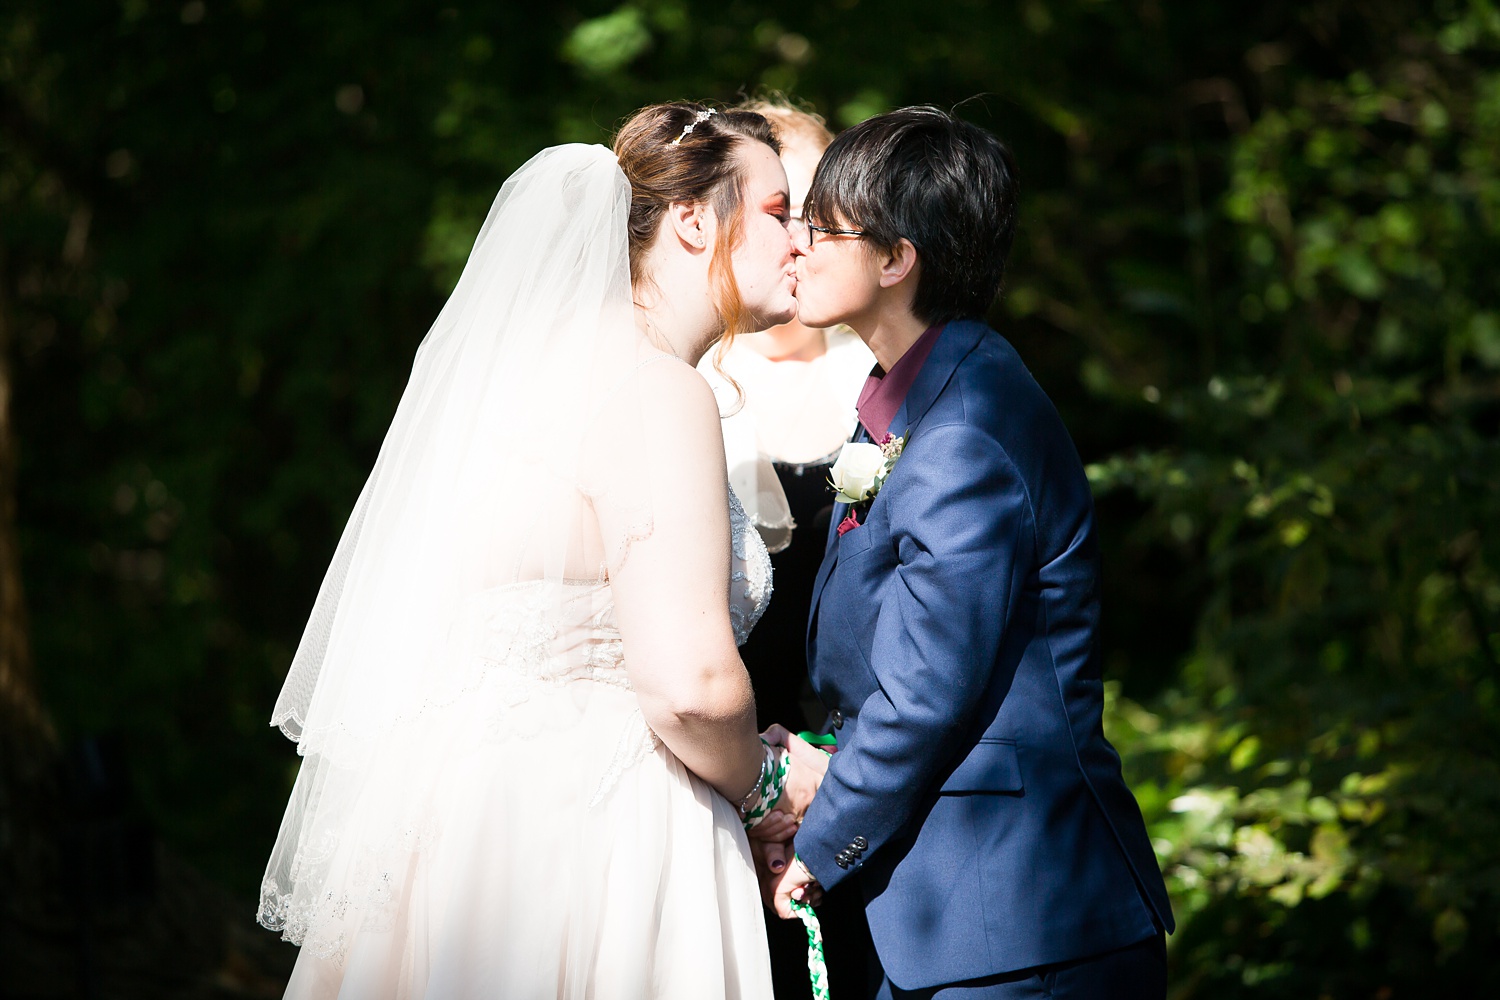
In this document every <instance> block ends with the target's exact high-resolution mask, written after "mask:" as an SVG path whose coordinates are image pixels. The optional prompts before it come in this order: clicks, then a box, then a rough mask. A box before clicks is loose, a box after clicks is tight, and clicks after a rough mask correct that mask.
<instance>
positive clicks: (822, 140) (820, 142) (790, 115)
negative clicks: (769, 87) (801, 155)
mask: <svg viewBox="0 0 1500 1000" xmlns="http://www.w3.org/2000/svg"><path fill="white" fill-rule="evenodd" d="M736 108H737V109H738V110H740V111H753V112H755V113H756V114H758V115H760V116H761V117H763V118H765V119H766V120H767V121H769V122H770V123H771V126H772V127H773V128H775V129H776V138H778V139H780V140H781V142H782V143H783V144H784V145H797V146H801V145H807V146H810V147H812V150H813V152H815V153H817V154H818V155H819V156H821V155H823V151H824V150H826V149H827V148H828V146H829V144H830V143H832V142H833V133H832V132H830V131H829V130H828V123H827V122H826V121H824V120H823V116H822V115H820V114H818V113H817V112H814V111H808V110H806V109H805V108H799V107H797V106H796V105H794V104H792V102H791V100H790V99H788V98H787V97H785V96H783V95H781V94H771V95H769V96H767V97H757V98H753V99H751V100H748V101H742V102H741V103H740V104H738V105H736Z"/></svg>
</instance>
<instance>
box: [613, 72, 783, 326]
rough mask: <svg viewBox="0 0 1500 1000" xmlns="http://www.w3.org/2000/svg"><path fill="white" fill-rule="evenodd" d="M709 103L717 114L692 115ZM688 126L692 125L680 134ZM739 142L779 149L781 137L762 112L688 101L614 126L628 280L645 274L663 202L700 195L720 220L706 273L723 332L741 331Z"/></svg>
mask: <svg viewBox="0 0 1500 1000" xmlns="http://www.w3.org/2000/svg"><path fill="white" fill-rule="evenodd" d="M709 110H715V111H716V113H715V114H712V115H710V116H709V117H707V118H705V119H703V120H702V121H697V120H696V119H697V117H698V116H699V115H700V114H702V113H703V112H706V111H709ZM688 125H692V126H693V130H692V131H691V132H688V133H686V134H684V133H683V129H684V128H685V127H686V126H688ZM679 137H680V141H678V142H677V144H676V145H675V146H674V145H673V144H672V143H673V141H674V140H678V139H679ZM745 142H762V143H765V144H766V145H767V146H769V147H770V148H771V150H772V151H773V152H775V153H778V154H779V153H780V152H781V143H780V142H778V141H777V139H776V134H775V132H774V131H773V130H772V128H771V123H770V122H768V121H766V119H765V118H764V117H763V116H761V115H759V114H756V113H754V112H751V111H740V110H735V109H724V110H717V109H711V108H710V107H709V106H708V105H706V104H696V103H692V102H687V101H680V102H673V103H670V104H653V105H651V106H650V107H645V108H642V109H641V110H639V111H637V112H636V113H635V114H633V115H631V116H630V118H629V119H628V120H627V121H626V122H625V124H624V125H622V126H621V127H620V131H619V132H617V133H616V134H615V142H614V152H615V156H616V157H618V158H619V161H620V169H621V170H622V171H624V173H625V177H626V179H627V180H629V181H630V192H631V195H630V223H629V230H630V282H631V284H632V285H633V286H634V287H636V288H640V287H642V286H643V285H646V284H648V283H649V282H650V281H651V275H649V274H647V273H646V253H647V251H648V250H649V249H650V248H651V243H652V241H653V240H655V239H656V235H657V233H658V232H659V231H660V229H661V224H662V218H663V217H664V216H665V215H666V212H667V206H668V205H671V204H672V203H674V202H683V203H692V202H700V203H705V204H707V205H709V206H711V207H712V208H713V210H714V215H715V216H716V217H717V219H718V223H719V227H718V235H717V236H716V237H715V239H714V255H713V259H712V261H711V262H710V264H709V271H708V277H709V281H710V283H711V285H712V289H713V293H714V306H715V308H716V309H717V311H718V313H719V318H720V320H721V321H722V322H723V324H724V332H725V335H726V337H727V336H733V335H734V334H735V333H738V332H741V331H742V330H744V329H745V324H746V322H747V317H746V315H745V306H744V301H743V300H742V299H741V298H740V289H739V285H737V284H736V283H735V280H734V268H733V266H732V264H731V259H730V258H731V255H732V253H733V251H734V249H735V248H736V247H737V246H738V245H739V242H740V239H741V236H742V235H743V223H744V197H743V190H744V186H745V177H744V174H745V171H744V166H743V163H742V162H741V159H740V157H739V156H738V155H736V153H737V150H738V148H739V146H740V144H741V143H745Z"/></svg>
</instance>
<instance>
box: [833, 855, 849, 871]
mask: <svg viewBox="0 0 1500 1000" xmlns="http://www.w3.org/2000/svg"><path fill="white" fill-rule="evenodd" d="M833 861H834V864H836V865H838V866H839V867H840V868H848V867H849V861H848V859H847V858H845V857H844V856H843V855H842V854H840V855H839V856H838V857H836V858H834V859H833Z"/></svg>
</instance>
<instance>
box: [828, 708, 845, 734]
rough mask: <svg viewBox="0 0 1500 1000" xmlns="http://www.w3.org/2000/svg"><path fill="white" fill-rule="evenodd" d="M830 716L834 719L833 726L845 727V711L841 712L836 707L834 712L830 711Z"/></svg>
mask: <svg viewBox="0 0 1500 1000" xmlns="http://www.w3.org/2000/svg"><path fill="white" fill-rule="evenodd" d="M828 717H829V718H830V719H832V720H833V728H834V729H843V728H844V713H843V712H840V711H839V710H838V709H836V708H835V709H834V710H833V711H832V712H829V713H828Z"/></svg>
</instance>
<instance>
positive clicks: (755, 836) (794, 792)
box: [750, 725, 828, 920]
mask: <svg viewBox="0 0 1500 1000" xmlns="http://www.w3.org/2000/svg"><path fill="white" fill-rule="evenodd" d="M761 736H762V737H763V738H764V739H765V741H766V742H767V743H770V744H771V745H772V746H780V747H786V749H787V752H788V753H789V754H790V755H791V758H792V760H791V767H790V768H788V769H787V780H786V788H785V789H784V790H783V791H782V793H781V798H780V800H778V801H777V803H776V808H775V809H773V810H772V811H771V812H770V814H769V815H767V816H766V818H765V819H763V820H761V821H760V823H759V824H757V825H756V826H755V827H754V829H752V830H751V831H750V852H751V854H752V855H753V856H754V858H755V871H756V875H757V877H758V878H759V880H760V892H761V898H762V899H764V900H765V903H766V906H767V907H769V908H771V909H773V910H775V911H776V914H777V915H778V916H780V917H781V918H782V919H783V920H789V919H791V917H792V910H791V903H790V900H793V899H798V900H802V901H804V902H806V903H807V904H808V905H810V906H815V905H817V903H818V902H819V900H820V899H821V898H822V887H821V886H819V885H818V884H817V882H815V881H813V880H812V876H811V873H809V872H808V870H807V869H806V868H804V867H803V866H802V865H801V864H800V863H793V861H792V855H793V850H792V838H793V837H795V836H796V833H797V827H798V826H799V825H801V823H802V817H803V814H805V813H806V812H807V807H808V806H809V805H811V804H812V800H813V797H814V796H815V795H817V793H818V786H819V785H821V784H822V783H823V775H824V773H826V772H827V770H828V754H827V753H826V752H824V751H823V750H819V749H818V748H817V747H815V746H813V745H812V744H811V743H808V742H807V741H806V740H803V739H801V738H800V737H798V736H797V735H796V734H795V733H792V732H789V731H788V730H787V729H786V728H785V727H783V726H779V725H773V726H771V727H770V728H769V729H767V730H766V731H765V732H764V733H762V734H761Z"/></svg>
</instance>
